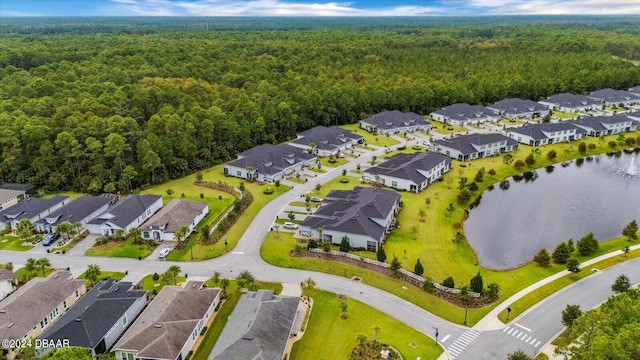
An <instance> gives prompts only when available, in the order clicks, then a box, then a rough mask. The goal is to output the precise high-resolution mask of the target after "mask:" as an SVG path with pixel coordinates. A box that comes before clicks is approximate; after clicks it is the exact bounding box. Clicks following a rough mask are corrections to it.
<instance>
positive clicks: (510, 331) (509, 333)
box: [507, 328, 515, 335]
mask: <svg viewBox="0 0 640 360" xmlns="http://www.w3.org/2000/svg"><path fill="white" fill-rule="evenodd" d="M513 330H515V329H514V328H511V330H509V332H508V333H507V334H508V335H511V333H512V332H513Z"/></svg>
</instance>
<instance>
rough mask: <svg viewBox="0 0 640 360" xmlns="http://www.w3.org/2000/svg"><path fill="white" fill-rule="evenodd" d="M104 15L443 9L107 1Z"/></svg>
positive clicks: (432, 11)
mask: <svg viewBox="0 0 640 360" xmlns="http://www.w3.org/2000/svg"><path fill="white" fill-rule="evenodd" d="M110 1H111V2H112V6H109V7H108V8H107V9H105V10H104V11H105V12H106V13H105V15H139V16H418V15H436V14H442V13H443V12H444V11H445V8H441V7H428V6H396V7H382V8H357V7H355V6H354V4H353V3H350V2H342V3H339V2H316V3H300V2H297V3H296V2H285V1H282V0H237V1H226V0H196V1H186V0H181V1H170V0H110Z"/></svg>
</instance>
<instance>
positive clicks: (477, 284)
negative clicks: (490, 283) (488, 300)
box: [469, 271, 484, 293]
mask: <svg viewBox="0 0 640 360" xmlns="http://www.w3.org/2000/svg"><path fill="white" fill-rule="evenodd" d="M469 287H470V288H471V291H473V292H477V293H481V292H482V290H483V289H484V284H483V283H482V275H480V271H478V274H476V276H474V277H472V278H471V282H470V284H469Z"/></svg>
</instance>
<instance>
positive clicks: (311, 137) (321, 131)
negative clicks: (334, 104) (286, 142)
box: [292, 125, 363, 151]
mask: <svg viewBox="0 0 640 360" xmlns="http://www.w3.org/2000/svg"><path fill="white" fill-rule="evenodd" d="M362 138H363V137H362V136H361V135H357V134H354V133H353V132H351V131H349V130H345V129H342V128H339V127H337V126H332V127H326V126H322V125H320V126H316V127H314V128H311V129H309V130H306V131H303V132H301V133H299V134H298V139H296V140H293V141H292V143H295V144H299V145H304V146H310V144H314V145H315V147H316V148H318V149H320V150H327V151H331V150H334V149H337V148H339V147H341V146H343V145H344V144H346V143H349V142H353V141H358V140H361V139H362Z"/></svg>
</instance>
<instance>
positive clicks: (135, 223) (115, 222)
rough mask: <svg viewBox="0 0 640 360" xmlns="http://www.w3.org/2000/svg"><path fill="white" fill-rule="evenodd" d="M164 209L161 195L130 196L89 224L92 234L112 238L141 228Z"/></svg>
mask: <svg viewBox="0 0 640 360" xmlns="http://www.w3.org/2000/svg"><path fill="white" fill-rule="evenodd" d="M161 207H162V196H160V195H150V194H144V195H137V194H136V195H129V196H127V197H125V198H124V199H122V200H120V201H118V202H116V203H115V204H114V205H112V206H111V207H110V208H108V209H107V210H106V211H105V212H103V213H102V214H100V215H98V216H96V217H95V218H94V219H93V220H91V221H89V222H88V223H87V226H88V228H89V232H90V233H91V234H97V235H106V236H111V235H114V234H115V233H116V231H117V230H118V229H122V230H124V231H125V232H128V231H129V230H131V228H134V227H139V226H140V225H142V224H143V223H144V222H145V221H147V219H148V218H150V217H151V215H153V214H155V212H156V211H158V210H160V208H161Z"/></svg>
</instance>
